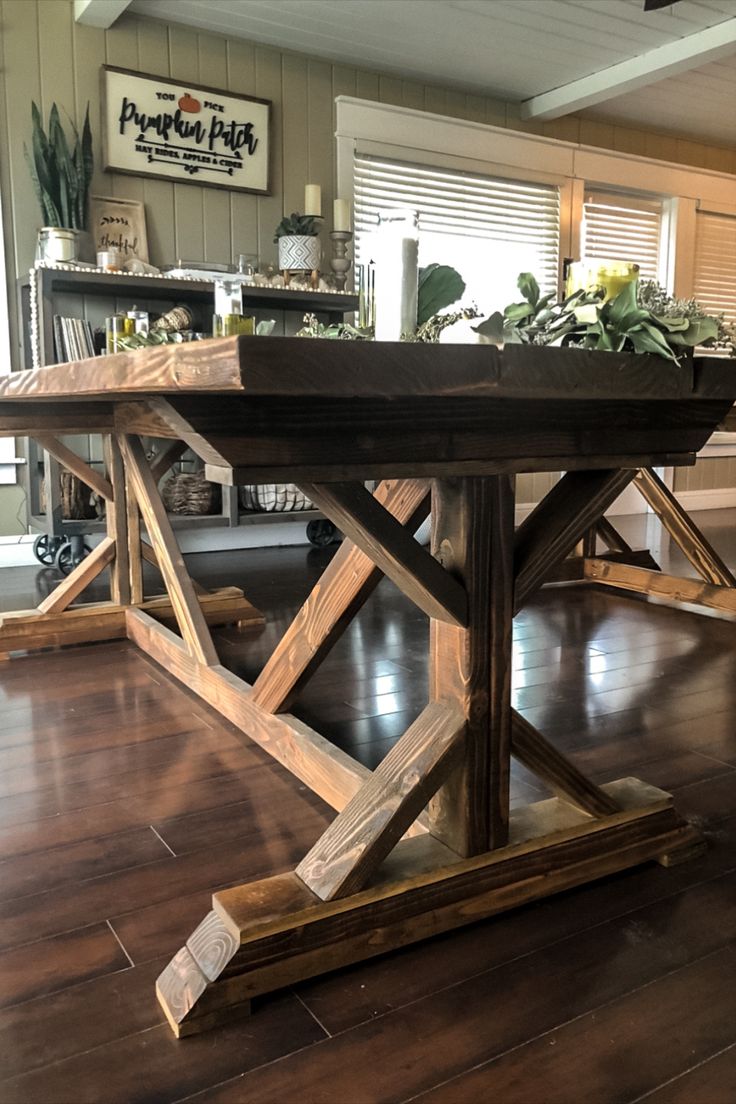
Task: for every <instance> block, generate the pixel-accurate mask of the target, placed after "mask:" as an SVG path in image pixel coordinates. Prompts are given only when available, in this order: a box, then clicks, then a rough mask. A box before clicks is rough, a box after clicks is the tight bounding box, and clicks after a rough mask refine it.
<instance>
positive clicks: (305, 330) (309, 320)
mask: <svg viewBox="0 0 736 1104" xmlns="http://www.w3.org/2000/svg"><path fill="white" fill-rule="evenodd" d="M296 336H297V337H326V338H328V339H330V340H333V341H335V340H337V341H372V340H373V336H374V331H373V327H372V326H371V327H370V328H369V329H366V330H360V329H358V327H357V326H351V325H350V324H349V323H348V322H331V323H330V324H329V325H327V326H326V325H325V324H324V322H320V321H319V319H318V318H317V316H316V314H305V315H304V325H303V326H302V328H301V329H300V330H299V331H298V332H297V334H296Z"/></svg>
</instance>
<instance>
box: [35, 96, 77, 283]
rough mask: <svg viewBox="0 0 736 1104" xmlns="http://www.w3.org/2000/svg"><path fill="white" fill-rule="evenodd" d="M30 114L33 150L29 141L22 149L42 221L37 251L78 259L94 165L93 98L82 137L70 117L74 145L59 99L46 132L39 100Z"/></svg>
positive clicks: (43, 255) (46, 257)
mask: <svg viewBox="0 0 736 1104" xmlns="http://www.w3.org/2000/svg"><path fill="white" fill-rule="evenodd" d="M31 115H32V119H33V133H32V141H31V150H30V152H29V150H28V148H27V147H26V146H25V145H24V147H23V149H24V152H25V156H26V161H27V162H28V168H29V170H30V173H31V179H32V181H33V187H34V190H35V192H36V198H37V199H38V202H39V205H40V207H41V218H42V221H43V226H42V228H41V230H40V231H39V236H38V241H39V250H38V254H37V256H38V259H39V260H45V261H75V260H76V259H77V257H78V254H79V236H80V232H81V231H83V230H84V229H85V227H86V223H87V207H88V200H89V188H90V183H91V181H92V170H93V167H94V160H93V156H92V132H91V130H90V125H89V104H87V112H86V114H85V117H84V127H83V129H82V135H81V138H80V135H79V133H78V132H77V129H76V127H75V126H74V124H73V123H72V129H73V131H74V144H73V146H72V147H71V148H70V146H69V143H68V142H67V139H66V135H65V134H64V130H63V128H62V125H61V120H60V118H59V110H58V108H57V106H56V104H55V103H54V104H52V105H51V111H50V112H49V128H48V135H47V134H46V133H45V132H44V129H43V122H42V119H41V113H40V111H39V110H38V107H37V106H36V104H35V103H34V104H32V107H31Z"/></svg>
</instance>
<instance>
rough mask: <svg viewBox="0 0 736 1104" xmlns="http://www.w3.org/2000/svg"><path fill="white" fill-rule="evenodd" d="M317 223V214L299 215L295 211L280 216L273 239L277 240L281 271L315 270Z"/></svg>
mask: <svg viewBox="0 0 736 1104" xmlns="http://www.w3.org/2000/svg"><path fill="white" fill-rule="evenodd" d="M319 223H320V218H319V216H318V215H300V214H298V213H297V212H296V211H294V212H293V213H292V214H291V215H285V216H284V217H283V218H282V220H281V222H280V223H279V224H278V226H277V227H276V233H275V235H274V239H273V240H274V241H275V242H278V247H279V268H280V269H281V271H282V272H289V271H297V272H315V271H316V270H317V269H318V268H319V262H320V255H321V249H320V242H319V238H318V237H317V235H318V234H319Z"/></svg>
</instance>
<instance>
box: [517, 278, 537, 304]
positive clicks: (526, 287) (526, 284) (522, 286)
mask: <svg viewBox="0 0 736 1104" xmlns="http://www.w3.org/2000/svg"><path fill="white" fill-rule="evenodd" d="M516 286H517V287H518V289H519V291H520V292H521V294H522V295H523V296H524V298H525V299H526V300H527V302H529V303H531V305H532V306H533V307H536V305H537V303H538V302H539V284H538V283H537V281H536V280H535V278H534V276H533V275H532V273H531V272H520V273H519V279H518V280H517V281H516Z"/></svg>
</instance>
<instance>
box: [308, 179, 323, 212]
mask: <svg viewBox="0 0 736 1104" xmlns="http://www.w3.org/2000/svg"><path fill="white" fill-rule="evenodd" d="M304 214H305V215H321V214H322V189H321V188H320V186H319V184H307V185H306V187H305V188H304Z"/></svg>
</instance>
